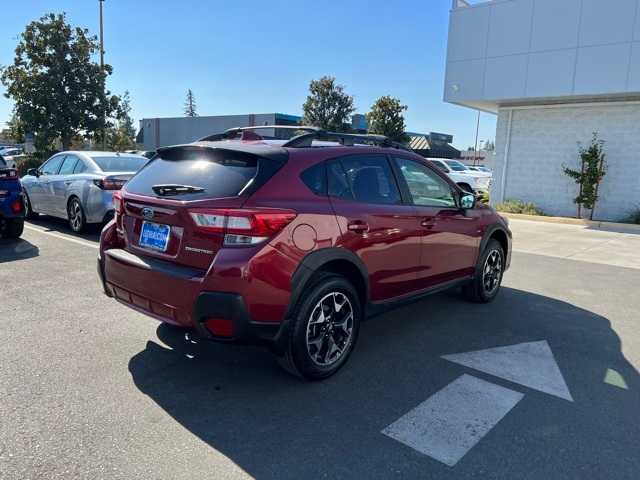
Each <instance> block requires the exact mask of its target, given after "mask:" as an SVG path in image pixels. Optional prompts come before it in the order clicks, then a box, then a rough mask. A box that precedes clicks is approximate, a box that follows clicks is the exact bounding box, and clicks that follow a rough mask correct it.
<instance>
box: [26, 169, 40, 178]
mask: <svg viewBox="0 0 640 480" xmlns="http://www.w3.org/2000/svg"><path fill="white" fill-rule="evenodd" d="M27 175H32V176H34V177H38V176H39V174H38V169H37V168H30V169H29V170H27Z"/></svg>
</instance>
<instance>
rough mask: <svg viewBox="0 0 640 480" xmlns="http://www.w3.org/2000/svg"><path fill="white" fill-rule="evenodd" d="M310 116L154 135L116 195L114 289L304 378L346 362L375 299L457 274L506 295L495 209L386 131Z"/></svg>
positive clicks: (506, 236)
mask: <svg viewBox="0 0 640 480" xmlns="http://www.w3.org/2000/svg"><path fill="white" fill-rule="evenodd" d="M260 128H273V127H260ZM296 128H302V127H296ZM305 129H306V130H307V131H308V133H306V134H303V135H300V136H297V137H294V138H293V139H291V140H289V141H281V142H278V143H276V141H260V140H255V134H254V133H253V134H252V135H251V136H249V135H247V137H246V138H252V139H254V140H252V141H245V140H235V139H233V138H235V137H234V136H233V134H234V133H235V132H237V130H241V131H249V129H236V130H232V131H230V132H229V133H227V136H228V137H229V138H231V139H227V140H224V137H222V139H221V140H220V141H201V142H196V143H194V144H189V145H178V146H173V147H166V148H161V149H159V150H158V155H157V156H156V157H155V158H154V159H153V160H152V161H151V162H149V164H148V165H147V166H146V167H145V168H144V169H142V170H141V171H140V172H138V173H137V174H136V175H135V176H134V177H133V178H132V179H131V180H130V181H129V182H128V183H127V184H126V185H125V186H124V187H123V188H122V190H121V191H119V192H116V193H115V194H114V197H113V200H114V205H115V210H116V215H115V219H114V220H112V221H111V222H110V223H109V224H107V226H105V228H104V229H103V230H102V234H101V238H100V250H99V257H98V271H99V273H100V277H101V280H102V284H103V287H104V291H105V293H106V294H107V295H108V296H110V297H113V298H115V299H116V300H118V301H119V302H121V303H123V304H124V305H126V306H128V307H130V308H132V309H134V310H137V311H140V312H142V313H145V314H147V315H149V316H151V317H153V318H156V319H158V320H160V321H162V322H166V323H168V324H173V325H176V326H181V327H186V328H192V329H194V331H195V332H196V333H197V334H198V335H199V336H200V337H201V338H205V339H211V340H216V341H222V342H239V343H253V344H255V343H258V344H266V345H268V346H269V347H270V348H271V349H272V350H273V352H274V353H275V354H276V355H277V357H278V358H279V360H280V362H281V364H282V365H283V366H285V368H287V369H288V370H289V371H291V372H293V373H295V374H298V375H300V376H302V377H304V378H306V379H320V378H325V377H328V376H330V375H332V374H333V373H335V372H336V371H337V370H338V369H339V368H340V367H341V366H342V365H344V363H345V362H346V361H347V358H348V357H349V355H350V353H351V352H352V351H353V348H354V346H355V344H356V341H357V338H358V332H359V329H360V323H361V321H362V320H363V319H364V318H365V317H367V316H369V315H371V314H374V313H376V312H379V311H381V310H384V309H385V308H389V307H390V306H392V305H397V304H398V303H401V302H403V301H409V300H413V299H415V298H417V297H420V296H423V295H426V294H429V293H433V292H436V291H440V290H442V289H444V288H449V287H453V286H456V285H458V286H462V287H463V290H464V293H465V295H466V296H467V298H468V299H470V300H472V301H474V302H490V301H491V300H493V299H494V298H495V296H496V295H497V294H498V291H499V288H500V282H501V280H502V275H503V273H504V271H505V270H506V269H507V268H508V267H509V263H510V257H511V232H510V231H509V228H508V225H507V223H506V221H505V220H504V219H502V218H501V217H500V216H499V215H497V214H496V212H495V211H494V210H493V209H491V208H490V207H489V206H486V205H482V204H476V198H475V196H474V195H472V194H469V193H467V192H465V191H463V190H462V189H460V188H459V187H458V186H457V185H456V184H455V183H454V182H452V181H451V179H450V178H449V177H447V176H446V175H445V174H443V173H442V172H440V171H439V170H438V169H436V168H434V166H433V164H432V163H430V162H427V161H426V160H425V159H424V158H423V157H421V156H419V155H417V154H415V153H413V152H411V151H408V150H404V149H402V148H401V147H400V146H397V145H395V144H393V143H391V142H390V141H388V140H387V139H386V138H384V137H380V136H358V135H348V134H336V133H327V132H323V131H320V130H316V129H313V128H312V127H305ZM327 137H328V139H327ZM214 138H218V137H214ZM316 138H318V139H320V140H323V141H324V143H320V142H315V141H314V139H316ZM334 138H335V139H338V140H340V143H342V144H344V145H340V144H336V143H335V142H334V143H327V142H328V141H331V139H334ZM365 141H368V142H367V143H375V144H376V145H375V146H362V145H358V142H365ZM321 145H323V146H321ZM346 145H352V146H346ZM480 314H481V313H480V312H478V315H480ZM425 318H426V317H425ZM397 328H402V326H401V324H398V325H397Z"/></svg>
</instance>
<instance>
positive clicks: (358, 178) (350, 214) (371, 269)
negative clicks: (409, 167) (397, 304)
mask: <svg viewBox="0 0 640 480" xmlns="http://www.w3.org/2000/svg"><path fill="white" fill-rule="evenodd" d="M327 174H328V193H329V198H330V200H331V204H332V206H333V209H334V212H335V214H336V217H337V219H338V223H339V225H340V229H341V233H342V244H341V245H340V246H342V247H345V248H347V249H349V250H351V251H353V252H355V253H356V254H357V255H358V256H359V257H360V258H361V259H362V261H363V262H364V264H365V265H366V267H367V270H368V273H369V287H370V294H371V300H372V301H374V302H378V301H384V300H388V299H391V298H394V297H398V296H401V295H405V294H408V293H411V292H413V291H415V290H417V285H416V279H417V275H416V269H417V268H418V266H419V261H420V250H421V244H420V241H421V237H420V226H419V222H418V221H417V218H416V217H415V214H414V211H413V207H412V206H411V205H406V204H404V203H403V200H402V197H401V195H400V191H399V188H398V184H397V180H396V178H395V175H394V173H393V170H392V168H391V165H390V163H389V159H388V157H387V156H386V155H349V156H345V157H341V158H338V159H333V160H331V161H329V162H328V164H327Z"/></svg>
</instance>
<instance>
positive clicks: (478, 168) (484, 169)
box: [465, 165, 493, 176]
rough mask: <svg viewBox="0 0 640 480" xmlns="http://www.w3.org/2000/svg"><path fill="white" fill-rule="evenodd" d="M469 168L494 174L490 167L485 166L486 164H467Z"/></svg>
mask: <svg viewBox="0 0 640 480" xmlns="http://www.w3.org/2000/svg"><path fill="white" fill-rule="evenodd" d="M465 166H466V167H467V169H468V170H472V171H475V172H485V173H490V174H491V175H492V176H493V172H492V170H491V169H490V168H489V167H485V166H484V165H465Z"/></svg>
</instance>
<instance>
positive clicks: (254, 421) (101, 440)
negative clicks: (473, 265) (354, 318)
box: [0, 218, 640, 479]
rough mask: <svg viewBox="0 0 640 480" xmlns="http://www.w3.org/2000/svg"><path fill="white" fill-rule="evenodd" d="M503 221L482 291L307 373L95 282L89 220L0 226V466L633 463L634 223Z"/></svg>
mask: <svg viewBox="0 0 640 480" xmlns="http://www.w3.org/2000/svg"><path fill="white" fill-rule="evenodd" d="M512 229H513V230H514V238H515V240H514V245H515V251H514V254H513V261H512V268H511V270H510V271H509V272H508V274H507V275H506V277H505V281H504V288H503V290H502V292H501V293H500V296H499V297H498V298H497V300H496V301H495V302H494V303H492V304H490V305H472V304H468V303H465V302H464V301H463V300H462V298H461V295H460V294H459V293H458V292H456V291H451V292H446V293H443V294H439V295H436V296H433V297H430V298H427V299H425V300H422V301H420V302H418V303H415V304H412V305H409V306H406V307H403V308H401V309H399V310H396V311H393V312H389V313H387V314H385V315H382V316H378V317H375V318H373V319H371V320H370V321H368V322H367V323H365V324H364V326H363V328H362V331H361V336H360V340H359V344H358V347H357V348H356V351H355V353H354V355H353V356H352V357H351V360H350V362H349V364H348V366H347V367H346V368H345V369H343V370H342V371H341V372H340V373H339V374H337V375H336V376H334V377H332V378H331V379H329V380H327V381H324V382H320V383H302V382H301V381H299V380H297V379H296V378H293V377H290V376H289V375H287V374H286V373H284V372H282V371H281V370H280V369H279V368H278V367H277V366H276V364H275V362H274V360H273V359H272V357H271V355H270V354H269V353H268V352H266V351H263V350H261V349H258V348H249V347H234V346H226V345H217V344H213V345H212V344H198V343H191V342H188V341H186V340H185V339H184V337H183V336H182V335H181V334H180V332H176V331H175V330H173V329H171V328H167V327H164V326H161V325H159V324H158V323H157V322H156V321H155V320H152V319H150V318H146V317H144V316H142V315H139V314H137V313H135V312H132V311H131V310H129V309H127V308H125V307H123V306H120V305H119V304H117V303H116V302H115V301H113V300H110V299H108V298H106V297H105V296H104V295H103V294H102V293H101V289H100V286H99V283H98V279H97V276H96V273H95V258H96V254H97V243H96V242H97V232H93V233H91V234H89V235H85V236H82V237H76V236H73V235H70V234H69V231H68V230H67V229H66V227H65V224H64V223H63V222H58V221H54V220H50V219H44V218H43V219H40V220H38V221H37V222H35V223H31V224H29V225H28V227H27V229H26V230H25V233H24V236H23V238H22V239H21V240H20V241H6V240H0V319H1V320H2V321H1V322H0V338H1V339H2V343H1V344H0V478H2V479H5V478H6V479H28V478H47V479H54V478H65V479H70V478H73V479H75V478H87V479H89V478H90V479H96V478H100V479H103V478H105V479H106V478H123V479H131V478H141V479H143V478H144V479H150V478H154V479H155V478H157V479H180V478H185V479H187V478H188V479H196V478H247V477H255V478H297V479H299V478H438V479H440V478H442V479H445V478H456V479H465V478H520V479H524V478H532V479H533V478H535V479H539V478H545V479H554V478H563V479H565V478H607V479H618V478H629V479H637V478H638V477H639V476H640V450H639V449H638V445H640V420H639V419H640V378H639V376H638V369H639V368H640V328H639V324H640V313H639V312H640V296H639V295H638V292H639V291H640V235H635V234H625V233H619V232H618V233H617V232H605V231H586V230H585V229H584V228H582V227H577V226H568V225H549V224H538V223H533V222H524V221H512ZM496 349H497V350H496ZM467 352H476V353H467ZM444 357H446V358H444Z"/></svg>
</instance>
